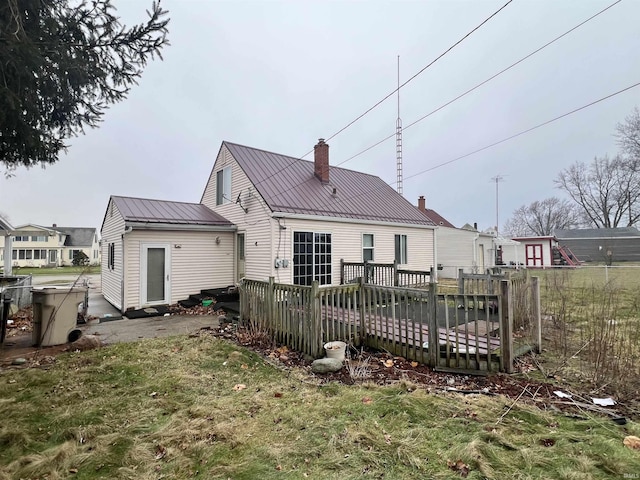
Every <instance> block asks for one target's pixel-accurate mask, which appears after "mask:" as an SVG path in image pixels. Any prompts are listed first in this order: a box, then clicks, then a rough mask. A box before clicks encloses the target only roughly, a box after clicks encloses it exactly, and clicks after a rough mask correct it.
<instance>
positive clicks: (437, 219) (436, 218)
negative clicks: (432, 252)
mask: <svg viewBox="0 0 640 480" xmlns="http://www.w3.org/2000/svg"><path fill="white" fill-rule="evenodd" d="M418 210H420V209H419V208H418ZM420 211H422V210H420ZM422 214H423V215H426V216H427V218H429V220H431V221H432V222H433V223H435V224H436V225H440V226H441V227H449V228H456V226H455V225H454V224H453V223H451V222H450V221H449V220H447V219H446V218H444V217H443V216H442V215H440V214H439V213H438V212H436V211H435V210H433V209H431V208H427V209H425V211H424V212H422Z"/></svg>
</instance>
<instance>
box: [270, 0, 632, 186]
mask: <svg viewBox="0 0 640 480" xmlns="http://www.w3.org/2000/svg"><path fill="white" fill-rule="evenodd" d="M620 2H622V0H616V1H615V2H613V3H612V4H611V5H609V6H607V7H605V8H603V9H602V10H600V11H599V12H597V13H595V14H593V15H591V16H590V17H589V18H587V19H586V20H583V21H582V22H580V23H578V24H577V25H576V26H574V27H573V28H570V29H569V30H567V31H566V32H564V33H563V34H561V35H558V36H557V37H555V38H554V39H552V40H550V41H548V42H547V43H545V44H544V45H542V46H541V47H539V48H537V49H535V50H533V51H532V52H531V53H529V54H527V55H525V56H524V57H522V58H521V59H519V60H517V61H516V62H514V63H512V64H511V65H509V66H508V67H506V68H503V69H502V70H500V71H499V72H497V73H495V74H494V75H491V76H490V77H488V78H487V79H486V80H484V81H482V82H480V83H478V84H477V85H475V86H474V87H472V88H470V89H468V90H466V91H465V92H463V93H461V94H460V95H458V96H457V97H455V98H453V99H451V100H449V101H448V102H446V103H444V104H442V105H441V106H439V107H438V108H436V109H435V110H433V111H431V112H429V113H428V114H426V115H424V116H422V117H420V118H419V119H417V120H415V121H413V122H412V123H410V124H409V125H407V126H406V127H404V128H403V129H402V131H404V130H406V129H408V128H411V127H413V126H414V125H416V124H418V123H419V122H421V121H423V120H425V119H427V118H428V117H430V116H431V115H433V114H434V113H436V112H438V111H440V110H442V109H443V108H445V107H447V106H449V105H451V104H452V103H453V102H455V101H457V100H459V99H461V98H462V97H464V96H465V95H468V94H469V93H471V92H473V91H474V90H476V89H477V88H479V87H481V86H482V85H485V84H486V83H488V82H490V81H491V80H493V79H495V78H496V77H498V76H500V75H502V74H503V73H505V72H506V71H508V70H510V69H512V68H513V67H515V66H517V65H519V64H520V63H522V62H523V61H525V60H527V59H528V58H530V57H532V56H533V55H535V54H536V53H538V52H540V51H542V50H544V49H545V48H547V47H548V46H550V45H552V44H553V43H555V42H557V41H558V40H560V39H561V38H563V37H565V36H567V35H568V34H570V33H572V32H573V31H575V30H577V29H578V28H580V27H582V26H583V25H585V24H586V23H588V22H590V21H591V20H593V19H594V18H596V17H598V16H599V15H601V14H603V13H604V12H606V11H607V10H609V9H610V8H612V7H614V6H615V5H617V4H618V3H620ZM401 87H402V85H401V86H400V87H398V90H399V88H401ZM396 135H397V132H394V133H392V134H391V135H388V136H386V137H384V138H383V139H382V140H379V141H377V142H376V143H374V144H373V145H370V146H368V147H367V148H365V149H364V150H361V151H359V152H358V153H356V154H355V155H352V156H351V157H349V158H347V159H346V160H343V161H342V162H340V163H337V164H336V165H335V166H336V167H339V166H341V165H344V164H345V163H347V162H349V161H351V160H353V159H354V158H357V157H359V156H360V155H362V154H364V153H366V152H368V151H369V150H371V149H373V148H375V147H377V146H378V145H381V144H383V143H384V142H386V141H388V140H390V139H392V138H393V137H395V136H396ZM311 151H313V150H311ZM309 153H311V152H309ZM474 153H475V152H474ZM306 155H308V153H307V154H306ZM306 155H305V156H306ZM297 161H298V160H295V161H293V162H292V163H291V164H289V165H287V167H284V168H283V169H281V170H280V171H282V170H285V169H286V168H288V167H290V166H291V165H293V164H294V163H296V162H297ZM280 171H278V172H277V173H279V172H280ZM274 175H275V174H274ZM271 177H273V175H271ZM271 177H267V178H266V179H264V180H261V181H260V182H258V184H259V183H262V182H263V181H265V180H268V179H269V178H271ZM403 178H404V176H403ZM407 178H411V177H407ZM314 179H315V177H311V178H309V179H308V180H305V181H303V182H300V183H298V184H295V185H292V186H291V187H289V188H288V189H286V190H283V191H281V192H279V193H277V194H276V195H275V197H279V196H281V195H284V194H285V193H288V192H290V191H292V190H295V189H296V188H298V187H300V186H302V185H304V184H306V183H311V182H312V181H314ZM392 185H393V184H392Z"/></svg>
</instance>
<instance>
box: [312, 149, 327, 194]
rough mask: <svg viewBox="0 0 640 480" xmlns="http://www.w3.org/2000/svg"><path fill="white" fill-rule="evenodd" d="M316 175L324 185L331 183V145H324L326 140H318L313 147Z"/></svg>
mask: <svg viewBox="0 0 640 480" xmlns="http://www.w3.org/2000/svg"><path fill="white" fill-rule="evenodd" d="M313 156H314V165H315V168H314V173H315V175H316V177H318V178H319V179H320V181H321V182H322V183H329V145H327V144H326V143H324V138H321V139H319V140H318V144H317V145H316V146H315V147H313Z"/></svg>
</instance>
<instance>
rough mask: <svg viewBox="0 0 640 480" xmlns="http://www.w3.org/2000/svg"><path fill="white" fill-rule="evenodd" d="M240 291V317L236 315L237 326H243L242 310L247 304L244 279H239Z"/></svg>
mask: <svg viewBox="0 0 640 480" xmlns="http://www.w3.org/2000/svg"><path fill="white" fill-rule="evenodd" d="M238 290H239V291H240V312H239V313H240V315H238V325H243V322H244V309H245V304H246V303H247V290H246V287H245V284H244V278H241V279H240V286H239V287H238Z"/></svg>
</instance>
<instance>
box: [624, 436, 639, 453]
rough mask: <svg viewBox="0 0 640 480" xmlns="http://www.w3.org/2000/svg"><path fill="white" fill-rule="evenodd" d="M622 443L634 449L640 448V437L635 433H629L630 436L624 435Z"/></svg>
mask: <svg viewBox="0 0 640 480" xmlns="http://www.w3.org/2000/svg"><path fill="white" fill-rule="evenodd" d="M622 443H623V444H624V446H625V447H628V448H630V449H632V450H640V438H638V437H636V436H634V435H629V436H628V437H624V440H623V441H622Z"/></svg>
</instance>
